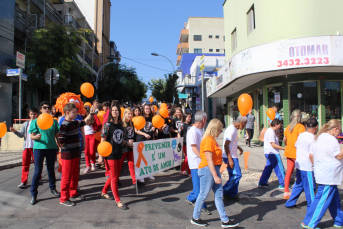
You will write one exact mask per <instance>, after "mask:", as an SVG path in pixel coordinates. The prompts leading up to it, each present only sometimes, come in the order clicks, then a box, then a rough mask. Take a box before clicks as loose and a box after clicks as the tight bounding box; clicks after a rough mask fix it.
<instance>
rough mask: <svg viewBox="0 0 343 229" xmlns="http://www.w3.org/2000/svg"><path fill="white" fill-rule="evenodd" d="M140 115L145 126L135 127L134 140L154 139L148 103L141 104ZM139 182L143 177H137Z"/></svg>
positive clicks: (142, 180) (151, 177)
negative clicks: (138, 128)
mask: <svg viewBox="0 0 343 229" xmlns="http://www.w3.org/2000/svg"><path fill="white" fill-rule="evenodd" d="M142 116H143V118H145V126H144V127H143V129H141V130H137V129H135V132H136V142H144V141H150V140H153V139H154V133H155V131H156V129H155V127H154V126H153V125H152V114H151V108H150V106H149V105H144V106H143V111H142ZM149 179H151V180H154V179H155V178H154V177H153V176H149ZM139 182H142V183H143V182H144V179H139Z"/></svg>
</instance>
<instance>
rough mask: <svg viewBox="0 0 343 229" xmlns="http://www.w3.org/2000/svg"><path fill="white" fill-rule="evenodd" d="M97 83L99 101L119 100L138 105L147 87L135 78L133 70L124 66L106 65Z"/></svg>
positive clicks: (135, 74)
mask: <svg viewBox="0 0 343 229" xmlns="http://www.w3.org/2000/svg"><path fill="white" fill-rule="evenodd" d="M103 71H104V75H103V78H102V79H101V80H100V82H99V92H98V95H99V100H100V101H105V100H109V101H111V100H119V101H121V102H129V101H131V102H132V103H139V102H141V101H142V99H143V98H144V97H145V94H146V92H147V86H146V85H145V84H144V83H143V82H142V80H140V79H139V78H138V76H137V73H136V70H135V69H134V68H129V67H127V66H126V65H119V64H118V65H117V64H113V65H108V66H106V67H105V68H104V70H103Z"/></svg>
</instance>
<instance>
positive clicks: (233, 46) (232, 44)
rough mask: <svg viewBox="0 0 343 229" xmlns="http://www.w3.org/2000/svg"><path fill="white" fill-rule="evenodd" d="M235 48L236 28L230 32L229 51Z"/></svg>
mask: <svg viewBox="0 0 343 229" xmlns="http://www.w3.org/2000/svg"><path fill="white" fill-rule="evenodd" d="M236 48H237V30H236V28H235V29H234V30H233V31H232V33H231V51H232V52H233V51H235V50H236Z"/></svg>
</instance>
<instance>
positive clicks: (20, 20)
mask: <svg viewBox="0 0 343 229" xmlns="http://www.w3.org/2000/svg"><path fill="white" fill-rule="evenodd" d="M15 27H16V28H17V29H19V30H20V31H24V30H25V27H26V13H25V12H24V11H22V10H21V9H20V8H19V7H16V8H15Z"/></svg>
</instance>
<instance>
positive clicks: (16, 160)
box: [0, 151, 22, 170]
mask: <svg viewBox="0 0 343 229" xmlns="http://www.w3.org/2000/svg"><path fill="white" fill-rule="evenodd" d="M21 161H22V151H0V170H4V169H9V168H12V167H15V166H21Z"/></svg>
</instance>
